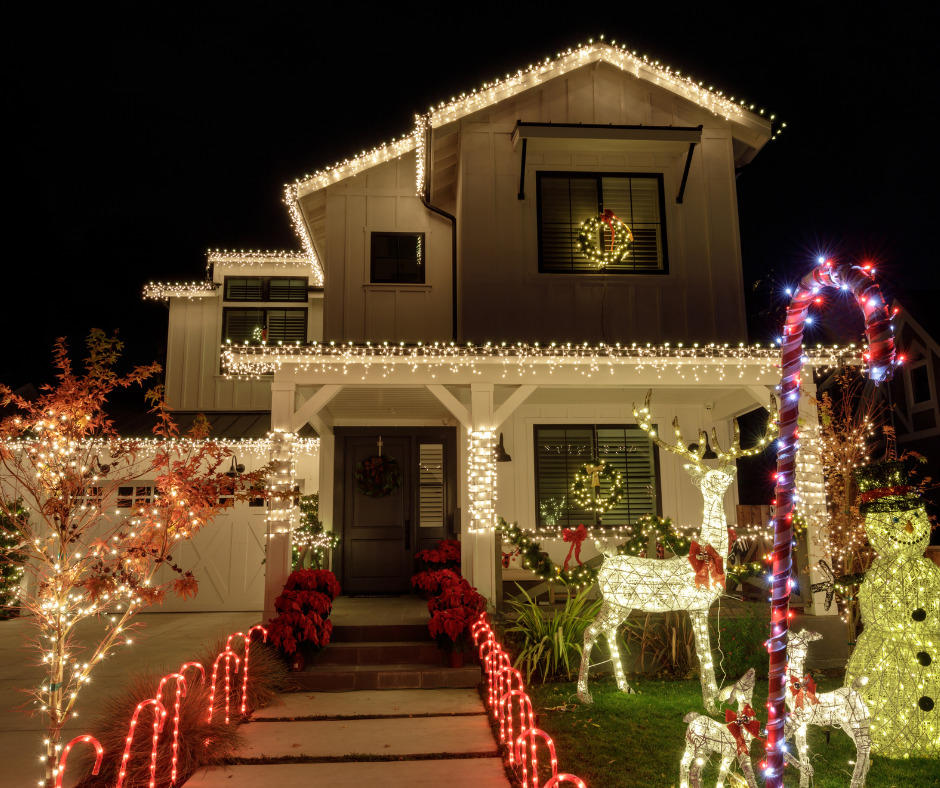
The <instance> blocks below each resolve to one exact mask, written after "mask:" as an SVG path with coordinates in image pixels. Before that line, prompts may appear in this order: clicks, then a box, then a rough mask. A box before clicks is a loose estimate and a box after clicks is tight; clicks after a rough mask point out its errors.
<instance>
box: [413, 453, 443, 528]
mask: <svg viewBox="0 0 940 788" xmlns="http://www.w3.org/2000/svg"><path fill="white" fill-rule="evenodd" d="M418 512H419V517H418V525H419V526H420V527H421V528H443V527H444V444H443V443H422V444H421V445H420V446H419V448H418Z"/></svg>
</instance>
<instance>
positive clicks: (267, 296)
mask: <svg viewBox="0 0 940 788" xmlns="http://www.w3.org/2000/svg"><path fill="white" fill-rule="evenodd" d="M236 279H255V280H259V281H260V282H261V297H260V298H232V297H231V296H230V295H229V283H230V282H232V281H234V280H236ZM285 279H297V280H299V281H302V282H303V283H304V284H303V288H304V297H303V298H271V282H272V281H282V280H285ZM309 287H310V278H309V277H306V276H226V277H224V278H223V282H222V300H223V301H228V302H232V303H236V304H260V303H272V304H300V303H306V302H307V301H308V300H309V296H308V294H307V292H308V288H309Z"/></svg>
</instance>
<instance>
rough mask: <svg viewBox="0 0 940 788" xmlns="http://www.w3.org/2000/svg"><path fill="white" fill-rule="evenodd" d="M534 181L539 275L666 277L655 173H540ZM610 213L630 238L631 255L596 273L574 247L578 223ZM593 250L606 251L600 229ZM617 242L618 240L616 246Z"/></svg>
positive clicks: (659, 186) (605, 238)
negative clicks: (613, 214) (640, 274)
mask: <svg viewBox="0 0 940 788" xmlns="http://www.w3.org/2000/svg"><path fill="white" fill-rule="evenodd" d="M537 181H538V212H539V271H541V272H543V273H569V274H583V273H597V272H598V271H603V272H604V273H612V274H631V273H645V274H648V273H665V272H666V271H667V270H668V265H667V255H666V226H665V212H666V211H665V202H664V200H663V176H662V175H659V174H653V175H641V174H601V173H566V172H540V173H538V177H537ZM605 210H611V211H613V212H614V213H615V214H616V215H617V217H618V218H619V219H620V220H621V221H623V222H624V224H626V225H627V226H628V227H629V228H630V230H631V231H632V233H633V245H632V250H631V252H630V254H629V255H628V256H627V257H626V258H625V259H624V260H623V261H622V262H620V263H617V264H615V265H608V266H606V267H604V268H598V267H597V266H596V265H595V264H594V263H592V262H591V261H590V260H588V258H587V257H585V256H584V254H582V252H581V249H580V246H579V245H578V234H579V232H580V227H581V223H582V222H584V221H586V220H588V219H591V218H597V217H598V216H600V214H601V213H602V212H603V211H605ZM595 241H596V243H597V245H598V248H601V249H606V248H609V246H610V232H609V230H608V228H607V227H606V225H603V224H602V225H601V229H600V230H599V232H598V237H597V238H596V239H595ZM618 242H619V241H618Z"/></svg>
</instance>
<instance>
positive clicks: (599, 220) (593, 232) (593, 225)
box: [578, 208, 633, 268]
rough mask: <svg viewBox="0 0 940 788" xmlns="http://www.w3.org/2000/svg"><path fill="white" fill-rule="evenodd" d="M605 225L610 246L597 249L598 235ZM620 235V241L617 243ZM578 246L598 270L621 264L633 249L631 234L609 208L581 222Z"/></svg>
mask: <svg viewBox="0 0 940 788" xmlns="http://www.w3.org/2000/svg"><path fill="white" fill-rule="evenodd" d="M604 224H606V225H607V230H608V231H609V232H610V246H609V248H608V249H606V250H605V249H599V248H598V246H597V237H598V233H599V232H600V230H601V225H604ZM618 233H620V237H621V240H620V241H619V242H618V241H617V234H618ZM578 246H579V247H580V249H581V254H583V255H584V256H585V257H586V258H587V259H588V260H590V261H591V262H592V263H593V264H594V265H596V266H597V267H598V268H604V267H605V266H608V265H616V264H617V263H622V262H623V260H624V258H625V257H626V256H627V255H629V254H630V252H631V251H632V249H633V233H632V232H630V228H629V227H627V225H625V224H624V223H623V222H622V221H621V220H620V218H619V217H617V215H616V214H614V212H613V211H611V210H610V209H609V208H608V209H607V210H606V211H604V212H603V213H602V214H601V215H600V216H594V217H592V218H590V219H587V220H585V221H583V222H581V226H580V227H579V228H578Z"/></svg>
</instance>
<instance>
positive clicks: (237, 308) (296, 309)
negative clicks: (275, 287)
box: [222, 302, 310, 345]
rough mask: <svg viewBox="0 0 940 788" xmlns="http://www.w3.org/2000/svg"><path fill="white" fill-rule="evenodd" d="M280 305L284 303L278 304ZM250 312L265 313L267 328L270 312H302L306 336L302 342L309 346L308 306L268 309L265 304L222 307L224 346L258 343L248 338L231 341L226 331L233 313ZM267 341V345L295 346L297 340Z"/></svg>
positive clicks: (245, 303) (244, 303)
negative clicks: (282, 344)
mask: <svg viewBox="0 0 940 788" xmlns="http://www.w3.org/2000/svg"><path fill="white" fill-rule="evenodd" d="M278 303H283V302H278ZM251 304H259V305H257V306H253V305H251ZM248 310H254V311H258V312H261V313H263V315H264V325H265V327H267V326H268V312H301V313H303V317H304V328H303V335H304V338H303V340H302V344H307V342H308V339H307V334H308V331H309V329H310V310H309V308H308V307H306V306H293V307H284V306H276V307H268V306H264V305H263V302H239V305H238V306H225V307H222V344H225V343H227V342H231V344H233V345H235V344H242V343H243V342H256V341H257V340H255V339H254V338H253V337H247V338H243V339H237V340H236V339H230V338H229V337H227V336H226V330H225V329H226V325H227V318H228V315H229V314H230V313H231V312H237V311H242V312H244V311H248ZM265 341H266V343H267V344H269V345H270V344H276V343H277V342H287V343H290V344H293V343H294V342H295V341H296V340H285V339H278V340H272V339H270V338H268V339H267V340H265Z"/></svg>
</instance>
